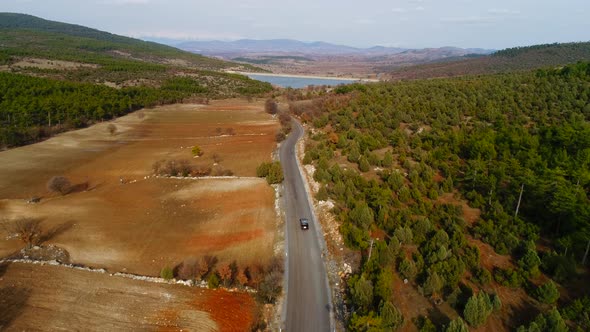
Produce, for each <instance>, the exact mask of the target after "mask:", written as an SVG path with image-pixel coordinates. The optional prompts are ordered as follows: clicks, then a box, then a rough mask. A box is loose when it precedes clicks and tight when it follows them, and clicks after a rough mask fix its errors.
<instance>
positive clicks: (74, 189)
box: [68, 181, 94, 194]
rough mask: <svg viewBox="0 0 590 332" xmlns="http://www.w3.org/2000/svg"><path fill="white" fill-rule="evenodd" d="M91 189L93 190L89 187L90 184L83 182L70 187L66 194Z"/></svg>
mask: <svg viewBox="0 0 590 332" xmlns="http://www.w3.org/2000/svg"><path fill="white" fill-rule="evenodd" d="M92 189H94V188H91V187H90V182H88V181H84V182H82V183H78V184H74V185H72V186H71V187H70V189H69V190H68V194H75V193H80V192H83V191H88V190H92Z"/></svg>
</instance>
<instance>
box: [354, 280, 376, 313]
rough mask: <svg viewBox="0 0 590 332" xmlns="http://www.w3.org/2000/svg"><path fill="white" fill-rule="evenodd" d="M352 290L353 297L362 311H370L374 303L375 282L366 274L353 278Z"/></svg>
mask: <svg viewBox="0 0 590 332" xmlns="http://www.w3.org/2000/svg"><path fill="white" fill-rule="evenodd" d="M351 282H352V285H351V287H350V292H351V295H352V299H353V301H354V303H356V305H358V306H359V310H360V311H361V312H369V310H370V308H371V306H372V304H373V283H372V282H371V280H367V279H365V277H364V276H361V277H360V278H358V279H356V280H351Z"/></svg>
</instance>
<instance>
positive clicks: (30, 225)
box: [7, 218, 43, 248]
mask: <svg viewBox="0 0 590 332" xmlns="http://www.w3.org/2000/svg"><path fill="white" fill-rule="evenodd" d="M40 223H41V221H40V220H39V219H32V218H20V219H17V220H15V221H14V222H13V223H12V224H10V225H9V226H8V227H7V228H8V232H9V233H11V235H16V236H18V238H19V240H21V241H22V242H23V243H24V244H25V245H26V247H27V248H31V247H33V246H34V245H37V244H39V241H40V239H41V236H42V233H43V232H42V230H41V226H40Z"/></svg>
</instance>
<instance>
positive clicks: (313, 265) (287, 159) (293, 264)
mask: <svg viewBox="0 0 590 332" xmlns="http://www.w3.org/2000/svg"><path fill="white" fill-rule="evenodd" d="M292 127H293V130H292V132H291V133H290V134H289V136H288V137H287V139H286V140H285V141H284V142H283V143H282V144H281V147H280V149H279V158H280V160H281V164H282V166H283V173H284V175H285V181H284V188H285V190H284V194H283V200H284V206H285V217H286V225H285V228H286V229H285V231H286V237H287V263H286V265H287V269H286V272H285V273H286V274H287V277H286V278H287V290H286V304H285V305H286V310H285V312H284V315H283V330H284V331H289V332H299V331H302V332H313V331H331V328H330V317H331V316H330V312H331V308H332V304H331V303H330V295H329V294H330V290H329V289H328V287H329V286H328V279H327V275H326V268H325V266H324V261H323V259H322V246H321V245H320V241H323V239H320V238H319V237H321V236H322V235H321V232H319V230H320V229H319V228H318V227H319V226H318V225H317V220H316V219H315V215H314V213H313V210H312V207H311V206H310V201H309V199H308V197H307V192H306V190H305V185H304V183H303V178H302V176H301V172H300V170H299V167H298V163H297V159H296V158H297V157H296V154H295V145H296V143H297V141H298V140H299V139H300V138H301V137H302V136H303V133H304V131H303V127H302V126H301V125H300V124H299V123H298V122H297V121H295V120H293V121H292ZM299 218H307V219H308V220H309V221H310V226H309V230H302V229H301V228H300V226H299ZM322 243H323V242H322Z"/></svg>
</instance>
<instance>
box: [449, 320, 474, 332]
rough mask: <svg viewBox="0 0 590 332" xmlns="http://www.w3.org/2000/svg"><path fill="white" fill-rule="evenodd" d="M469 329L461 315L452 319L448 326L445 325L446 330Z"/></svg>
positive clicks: (453, 331) (454, 331)
mask: <svg viewBox="0 0 590 332" xmlns="http://www.w3.org/2000/svg"><path fill="white" fill-rule="evenodd" d="M468 331H469V329H468V328H467V324H465V322H464V321H463V320H462V319H461V318H460V317H459V318H457V319H454V320H452V321H451V322H450V323H449V325H448V326H447V327H445V329H444V332H468Z"/></svg>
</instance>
